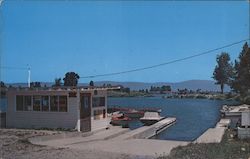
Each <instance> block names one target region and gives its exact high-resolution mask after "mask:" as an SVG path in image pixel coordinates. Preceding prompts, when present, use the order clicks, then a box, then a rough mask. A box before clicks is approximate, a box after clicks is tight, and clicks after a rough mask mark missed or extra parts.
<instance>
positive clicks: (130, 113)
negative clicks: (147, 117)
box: [124, 109, 144, 119]
mask: <svg viewBox="0 0 250 159" xmlns="http://www.w3.org/2000/svg"><path fill="white" fill-rule="evenodd" d="M124 115H125V116H126V117H129V118H137V119H139V118H141V117H143V116H144V112H143V111H138V110H135V109H132V110H128V111H126V112H124Z"/></svg>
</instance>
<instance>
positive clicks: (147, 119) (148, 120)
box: [140, 112, 165, 125]
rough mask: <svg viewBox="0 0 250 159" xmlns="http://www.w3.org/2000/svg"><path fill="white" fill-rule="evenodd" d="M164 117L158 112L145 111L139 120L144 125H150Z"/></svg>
mask: <svg viewBox="0 0 250 159" xmlns="http://www.w3.org/2000/svg"><path fill="white" fill-rule="evenodd" d="M162 119H165V117H162V116H160V114H159V113H158V112H145V113H144V116H143V117H142V118H140V121H141V122H142V123H143V124H144V125H152V124H155V123H157V122H158V121H160V120H162Z"/></svg>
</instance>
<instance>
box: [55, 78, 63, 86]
mask: <svg viewBox="0 0 250 159" xmlns="http://www.w3.org/2000/svg"><path fill="white" fill-rule="evenodd" d="M61 85H62V79H61V78H55V84H54V85H53V87H60V86H61Z"/></svg>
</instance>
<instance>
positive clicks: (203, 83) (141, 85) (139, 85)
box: [7, 80, 230, 92]
mask: <svg viewBox="0 0 250 159" xmlns="http://www.w3.org/2000/svg"><path fill="white" fill-rule="evenodd" d="M52 84H53V83H52V82H42V85H46V86H47V87H50V86H52ZM94 84H95V86H102V85H103V84H111V85H122V86H124V87H129V88H130V89H131V90H139V89H150V87H151V86H156V87H160V86H162V85H170V86H171V88H172V90H177V89H185V88H187V89H189V90H197V89H201V90H203V91H205V90H207V91H220V86H219V85H216V84H215V81H211V80H188V81H183V82H176V83H171V82H155V83H145V82H116V81H94ZM7 85H12V86H15V87H16V86H23V87H26V86H27V83H9V84H7ZM87 85H88V83H79V86H87ZM228 91H230V87H229V86H225V92H228Z"/></svg>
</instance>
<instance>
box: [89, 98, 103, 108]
mask: <svg viewBox="0 0 250 159" xmlns="http://www.w3.org/2000/svg"><path fill="white" fill-rule="evenodd" d="M92 102H93V107H102V106H105V97H93V98H92Z"/></svg>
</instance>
